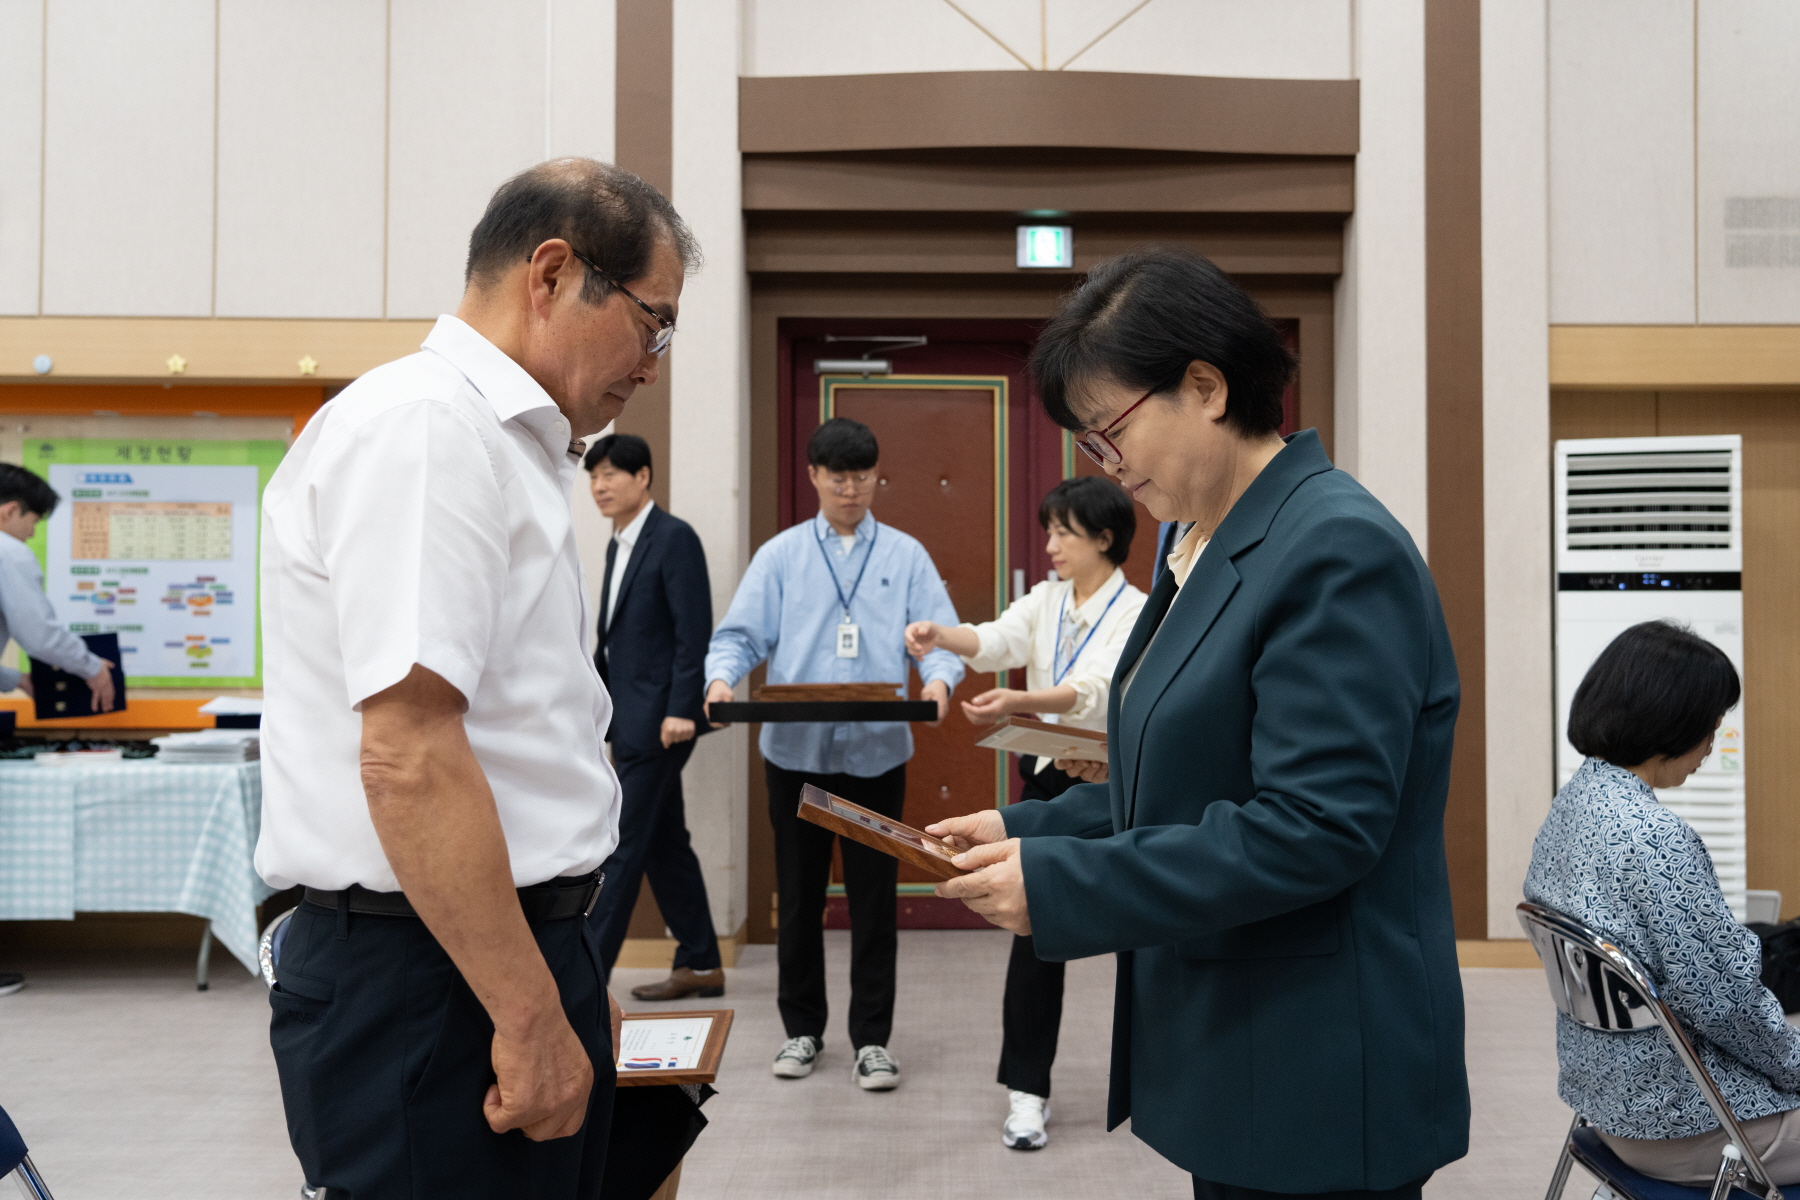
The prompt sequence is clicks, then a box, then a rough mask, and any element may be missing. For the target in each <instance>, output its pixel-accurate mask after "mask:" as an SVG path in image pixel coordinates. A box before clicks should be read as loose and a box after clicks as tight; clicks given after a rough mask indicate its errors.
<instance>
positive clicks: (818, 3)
mask: <svg viewBox="0 0 1800 1200" xmlns="http://www.w3.org/2000/svg"><path fill="white" fill-rule="evenodd" d="M742 12H743V20H744V26H743V50H742V59H741V62H742V73H743V74H745V75H874V74H881V73H884V72H890V71H1005V70H1024V64H1023V63H1022V62H1020V61H1019V59H1017V58H1015V57H1013V56H1012V55H1011V54H1008V53H1007V52H1006V51H1005V50H1004V49H1002V48H1001V47H1000V46H999V45H997V44H996V43H995V42H994V41H993V40H992V39H991V38H989V37H988V36H987V35H985V34H983V33H982V32H981V30H979V29H977V28H976V27H975V26H974V25H973V24H971V23H970V22H969V21H967V20H965V19H964V18H962V17H960V16H958V15H957V13H956V10H955V9H953V8H951V7H950V6H949V5H948V4H945V3H944V0H882V3H879V4H868V3H863V4H846V3H843V0H743V6H742ZM1036 45H1037V42H1036V39H1035V36H1034V37H1033V39H1032V41H1031V46H1030V47H1027V48H1026V49H1031V48H1035V47H1036Z"/></svg>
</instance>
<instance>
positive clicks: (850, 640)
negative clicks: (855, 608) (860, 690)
mask: <svg viewBox="0 0 1800 1200" xmlns="http://www.w3.org/2000/svg"><path fill="white" fill-rule="evenodd" d="M880 534H881V526H880V524H878V523H876V522H870V525H869V552H868V554H866V555H864V556H863V564H862V567H861V568H860V569H859V570H858V571H857V572H856V582H855V583H853V584H851V585H850V594H849V595H848V596H846V595H844V585H843V584H841V583H839V582H838V575H837V569H836V568H835V567H833V566H832V565H831V555H829V554H827V553H826V552H825V542H824V540H823V539H820V540H819V542H818V546H819V556H820V557H821V558H823V559H824V560H825V570H826V572H827V573H828V574H829V575H830V576H831V586H832V587H834V588H836V589H837V596H838V603H839V604H841V605H842V606H843V609H844V620H843V623H842V624H840V625H839V626H838V627H837V656H838V657H839V658H856V657H858V656H859V655H861V653H862V630H860V629H858V628H857V627H856V625H855V623H854V622H852V621H851V620H850V602H851V601H852V600H854V599H856V589H858V588H860V587H861V586H862V581H863V573H864V572H865V571H867V570H868V569H869V560H870V559H871V558H874V557H875V539H876V538H877V537H879V536H880Z"/></svg>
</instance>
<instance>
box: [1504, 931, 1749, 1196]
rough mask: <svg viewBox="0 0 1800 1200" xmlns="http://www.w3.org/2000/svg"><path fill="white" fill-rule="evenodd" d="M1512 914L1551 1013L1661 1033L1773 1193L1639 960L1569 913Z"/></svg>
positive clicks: (1612, 1028) (1606, 1027) (1605, 1027)
mask: <svg viewBox="0 0 1800 1200" xmlns="http://www.w3.org/2000/svg"><path fill="white" fill-rule="evenodd" d="M1518 915H1519V924H1520V925H1522V926H1524V928H1525V936H1526V937H1528V938H1530V939H1531V945H1532V948H1533V949H1534V950H1536V951H1537V956H1538V958H1539V959H1540V960H1541V961H1542V962H1543V964H1544V974H1545V976H1546V977H1547V978H1548V979H1549V981H1550V998H1551V999H1552V1000H1554V1001H1555V1002H1556V1008H1557V1011H1558V1012H1560V1013H1562V1014H1563V1015H1564V1016H1566V1017H1568V1018H1569V1019H1570V1020H1571V1021H1574V1022H1575V1023H1576V1024H1577V1025H1581V1026H1583V1027H1585V1028H1588V1029H1597V1030H1599V1031H1601V1032H1602V1033H1635V1032H1638V1031H1641V1030H1646V1029H1651V1028H1659V1029H1661V1030H1662V1031H1663V1033H1664V1034H1666V1035H1667V1036H1668V1039H1669V1042H1670V1044H1671V1046H1673V1048H1674V1050H1675V1056H1676V1057H1677V1058H1679V1059H1680V1060H1681V1065H1682V1066H1683V1067H1685V1068H1686V1069H1687V1073H1688V1076H1689V1077H1690V1078H1692V1079H1693V1081H1694V1086H1695V1087H1697V1088H1699V1089H1700V1094H1701V1095H1702V1096H1704V1097H1705V1098H1706V1103H1707V1105H1708V1106H1709V1107H1710V1108H1711V1109H1712V1110H1713V1115H1714V1116H1715V1117H1717V1118H1718V1119H1719V1124H1720V1125H1721V1126H1722V1127H1723V1128H1724V1130H1725V1136H1726V1137H1727V1138H1729V1139H1730V1141H1731V1144H1732V1145H1734V1146H1736V1147H1737V1148H1738V1150H1739V1151H1740V1152H1741V1153H1742V1155H1743V1158H1744V1162H1745V1165H1746V1166H1748V1167H1749V1168H1750V1171H1751V1173H1752V1175H1754V1176H1755V1178H1756V1180H1757V1181H1758V1182H1759V1183H1761V1184H1762V1185H1763V1186H1764V1187H1765V1188H1768V1189H1773V1187H1774V1181H1773V1180H1772V1179H1770V1177H1769V1173H1768V1171H1767V1169H1765V1168H1764V1167H1763V1164H1762V1159H1761V1158H1760V1157H1759V1156H1758V1155H1757V1153H1756V1150H1755V1149H1754V1148H1753V1147H1752V1146H1751V1145H1750V1142H1749V1139H1747V1138H1745V1137H1744V1131H1743V1129H1742V1128H1741V1127H1740V1126H1739V1125H1738V1122H1737V1118H1736V1117H1735V1116H1733V1115H1732V1112H1731V1106H1730V1105H1729V1104H1727V1103H1726V1102H1725V1097H1724V1095H1723V1094H1722V1093H1721V1092H1720V1091H1719V1085H1718V1084H1717V1083H1715V1082H1713V1077H1712V1075H1711V1074H1710V1073H1709V1072H1708V1071H1707V1069H1706V1065H1705V1064H1704V1063H1702V1062H1701V1061H1700V1055H1699V1054H1698V1053H1697V1052H1696V1051H1695V1049H1694V1044H1693V1042H1691V1041H1690V1040H1689V1039H1688V1036H1687V1033H1686V1032H1685V1031H1684V1030H1683V1029H1682V1028H1681V1025H1680V1023H1679V1022H1678V1021H1676V1019H1675V1014H1674V1013H1673V1012H1672V1011H1671V1010H1670V1009H1669V1006H1668V1004H1667V1003H1665V1002H1664V1001H1663V998H1662V996H1661V995H1659V994H1658V993H1657V990H1656V981H1655V980H1653V979H1651V978H1650V975H1649V973H1648V972H1646V971H1645V970H1644V968H1643V967H1641V966H1640V965H1638V962H1637V960H1636V959H1634V958H1633V957H1632V956H1631V955H1629V954H1627V953H1626V952H1625V951H1624V950H1621V949H1620V948H1619V947H1618V946H1616V945H1614V944H1613V943H1612V942H1611V941H1610V940H1609V939H1608V938H1607V937H1606V936H1605V935H1604V934H1602V933H1600V932H1599V931H1597V930H1595V929H1593V928H1592V927H1591V926H1589V925H1587V924H1586V923H1584V922H1582V921H1580V920H1578V919H1577V918H1575V917H1572V916H1570V915H1569V914H1568V913H1565V912H1558V911H1557V910H1556V909H1554V908H1545V907H1544V906H1543V905H1541V904H1530V903H1526V904H1521V905H1519V907H1518ZM1764 1194H1765V1195H1767V1194H1768V1193H1767V1192H1765V1193H1764Z"/></svg>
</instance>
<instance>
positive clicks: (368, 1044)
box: [269, 903, 614, 1200]
mask: <svg viewBox="0 0 1800 1200" xmlns="http://www.w3.org/2000/svg"><path fill="white" fill-rule="evenodd" d="M532 932H533V934H535V935H536V937H537V943H538V948H539V949H540V950H541V951H542V952H543V955H544V960H545V962H547V963H548V964H549V966H550V972H551V974H552V975H553V976H554V977H555V979H556V986H557V988H558V990H559V991H560V992H561V994H562V1001H563V1010H564V1011H565V1012H566V1013H567V1014H568V1017H569V1023H570V1024H571V1025H573V1026H574V1028H575V1034H576V1036H577V1037H579V1038H580V1039H581V1043H582V1045H583V1046H584V1047H586V1049H587V1052H588V1057H589V1058H590V1059H591V1060H592V1061H593V1064H594V1089H593V1092H592V1094H591V1095H590V1096H589V1099H588V1112H587V1122H586V1124H584V1125H583V1126H582V1128H581V1131H580V1132H579V1133H576V1134H575V1135H574V1136H573V1137H566V1138H558V1139H556V1140H554V1141H547V1142H534V1141H531V1140H530V1139H528V1138H527V1137H526V1136H525V1135H524V1134H523V1133H522V1132H520V1131H519V1130H516V1129H515V1130H512V1131H511V1132H509V1133H504V1134H498V1133H495V1132H494V1131H493V1130H491V1129H490V1128H488V1123H487V1117H486V1115H485V1114H484V1113H483V1112H482V1107H481V1106H482V1101H483V1099H484V1098H485V1097H486V1095H487V1090H488V1087H489V1085H490V1084H492V1083H493V1082H494V1068H493V1063H492V1049H493V1039H494V1025H493V1022H492V1021H491V1020H489V1019H488V1015H487V1011H486V1010H485V1009H483V1008H482V1007H481V1004H480V1002H479V1001H477V1000H476V999H475V994H474V993H473V992H471V991H470V990H469V985H468V984H467V983H465V982H464V981H463V978H462V974H461V973H460V972H459V971H457V969H456V966H455V964H453V963H452V962H451V961H450V956H449V955H447V954H445V953H444V950H443V947H442V946H440V945H439V944H438V942H437V939H436V938H434V937H432V935H431V931H430V930H428V929H427V928H426V927H425V923H424V922H423V921H420V920H418V919H417V918H414V917H376V916H366V915H364V914H361V913H350V912H345V913H339V912H337V911H336V910H333V909H325V908H319V907H317V906H315V905H313V904H310V903H303V904H301V905H300V907H299V908H297V909H295V910H294V915H293V917H292V918H291V923H290V924H289V926H288V934H287V938H286V941H285V942H284V944H283V945H282V949H281V961H280V963H279V965H278V966H277V969H276V978H277V984H276V987H275V990H273V991H272V992H270V993H269V1005H270V1008H271V1009H272V1010H273V1013H272V1016H271V1019H270V1022H269V1043H270V1045H271V1046H272V1047H273V1048H274V1051H275V1066H276V1069H277V1071H278V1072H279V1074H280V1076H281V1102H282V1107H283V1108H284V1109H286V1111H287V1123H288V1138H289V1140H290V1141H291V1142H292V1143H293V1147H294V1153H295V1154H296V1155H297V1156H298V1157H299V1159H300V1166H301V1169H302V1170H303V1171H304V1172H305V1174H306V1180H307V1182H308V1183H310V1184H313V1185H314V1186H319V1187H325V1188H329V1189H330V1192H329V1195H330V1197H331V1200H416V1198H417V1197H421V1196H431V1197H443V1198H444V1200H451V1198H453V1197H454V1198H458V1200H460V1198H464V1197H466V1198H467V1200H491V1198H492V1197H495V1196H506V1197H508V1198H509V1200H512V1198H515V1197H524V1198H530V1200H590V1198H591V1197H593V1196H594V1195H596V1194H597V1193H598V1191H599V1188H600V1179H601V1175H602V1173H603V1171H604V1169H605V1166H606V1143H607V1132H608V1129H609V1127H610V1125H611V1121H612V1103H613V1088H614V1068H613V1056H612V1054H611V1043H612V1034H611V1028H610V1025H609V1020H608V1014H607V1008H606V992H605V987H604V985H603V984H602V983H601V979H600V963H599V957H598V955H597V954H596V952H595V949H594V942H593V935H592V934H591V933H590V932H589V929H588V925H587V922H586V921H583V920H582V919H581V918H580V917H570V918H568V919H565V920H561V921H545V922H542V923H540V924H537V925H534V926H533V927H532Z"/></svg>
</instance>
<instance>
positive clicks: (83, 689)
mask: <svg viewBox="0 0 1800 1200" xmlns="http://www.w3.org/2000/svg"><path fill="white" fill-rule="evenodd" d="M81 640H82V641H84V642H86V643H87V648H88V649H89V650H90V651H92V652H93V653H95V654H98V655H99V656H100V657H101V658H104V659H105V660H106V661H107V662H109V663H111V664H112V681H113V706H112V709H111V711H113V712H124V711H125V668H124V666H123V665H121V664H122V663H123V661H124V659H123V656H121V655H120V653H119V635H118V634H116V633H85V634H83V635H82V636H81ZM31 693H32V697H31V698H32V704H33V706H34V707H35V709H36V712H37V719H38V720H40V721H55V720H60V719H61V718H64V717H92V716H98V715H99V714H97V713H96V712H94V694H93V692H91V691H89V690H88V685H87V680H85V679H83V678H82V677H81V676H79V675H71V674H70V673H69V672H67V671H65V670H63V669H61V668H60V667H53V666H51V665H50V664H49V663H47V662H45V661H43V660H42V659H39V658H34V659H32V660H31Z"/></svg>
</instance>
